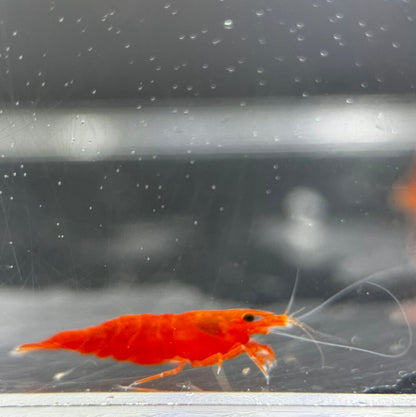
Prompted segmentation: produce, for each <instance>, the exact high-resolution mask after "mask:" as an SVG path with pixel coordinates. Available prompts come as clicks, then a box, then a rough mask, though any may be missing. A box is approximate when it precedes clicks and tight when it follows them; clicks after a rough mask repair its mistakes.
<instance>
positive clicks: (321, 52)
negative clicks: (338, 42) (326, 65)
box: [319, 49, 329, 58]
mask: <svg viewBox="0 0 416 417" xmlns="http://www.w3.org/2000/svg"><path fill="white" fill-rule="evenodd" d="M319 55H321V57H323V58H326V57H327V56H328V55H329V52H328V51H327V50H326V49H322V50H321V51H320V52H319Z"/></svg>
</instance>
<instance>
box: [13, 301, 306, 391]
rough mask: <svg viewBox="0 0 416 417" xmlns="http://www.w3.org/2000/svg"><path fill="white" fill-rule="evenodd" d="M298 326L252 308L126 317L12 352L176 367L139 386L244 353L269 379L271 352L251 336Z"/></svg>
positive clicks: (30, 344) (22, 346) (281, 316)
mask: <svg viewBox="0 0 416 417" xmlns="http://www.w3.org/2000/svg"><path fill="white" fill-rule="evenodd" d="M291 324H295V325H298V323H297V321H296V320H295V319H293V318H292V317H290V316H288V315H287V314H286V313H285V314H280V315H278V314H274V313H272V312H268V311H262V310H254V309H230V310H197V311H188V312H185V313H180V314H137V315H125V316H121V317H118V318H115V319H112V320H108V321H106V322H104V323H101V324H99V325H97V326H92V327H88V328H85V329H76V330H66V331H62V332H59V333H57V334H55V335H53V336H51V337H50V338H47V339H45V340H43V341H41V342H37V343H28V344H24V345H20V346H18V347H17V348H16V349H15V350H14V351H13V353H16V354H20V353H26V352H29V351H32V350H37V349H68V350H74V351H77V352H79V353H82V354H94V355H96V356H98V357H99V358H105V357H112V358H114V359H115V360H118V361H129V362H133V363H136V364H139V365H156V364H162V363H165V362H175V363H177V364H178V366H177V367H176V368H174V369H171V370H168V371H165V372H162V373H160V374H156V375H153V376H150V377H147V378H143V379H141V380H139V381H136V382H135V383H134V384H132V385H138V384H141V383H143V382H148V381H151V380H154V379H158V378H162V377H165V376H167V375H172V374H175V373H178V372H180V371H181V370H182V369H183V367H184V366H185V365H186V364H190V365H191V366H194V367H196V366H210V365H218V367H219V369H220V368H221V364H222V362H223V361H224V360H227V359H232V358H235V357H236V356H239V355H241V354H242V353H247V354H248V356H249V357H250V358H251V360H252V361H253V362H254V363H255V364H256V365H257V366H258V367H259V368H260V370H261V371H262V372H263V374H264V376H265V377H266V379H267V380H268V378H269V370H270V369H271V368H272V367H273V365H274V364H275V362H276V356H275V354H274V352H273V350H272V349H271V348H270V347H269V346H267V345H263V344H260V343H258V342H256V341H255V340H253V339H252V338H251V337H252V336H253V335H255V334H267V333H269V332H270V330H271V329H273V328H275V327H285V326H288V325H291Z"/></svg>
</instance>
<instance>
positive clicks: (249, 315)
mask: <svg viewBox="0 0 416 417" xmlns="http://www.w3.org/2000/svg"><path fill="white" fill-rule="evenodd" d="M243 320H244V321H254V316H253V315H252V314H250V313H247V314H245V315H244V316H243Z"/></svg>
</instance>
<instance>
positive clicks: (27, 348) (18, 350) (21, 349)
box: [11, 343, 43, 355]
mask: <svg viewBox="0 0 416 417" xmlns="http://www.w3.org/2000/svg"><path fill="white" fill-rule="evenodd" d="M37 349H43V346H42V343H27V344H26V345H20V346H17V347H15V348H14V349H13V350H12V351H11V354H12V355H24V354H25V353H27V352H31V351H32V350H37Z"/></svg>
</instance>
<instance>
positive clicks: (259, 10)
mask: <svg viewBox="0 0 416 417" xmlns="http://www.w3.org/2000/svg"><path fill="white" fill-rule="evenodd" d="M256 16H258V17H261V16H264V10H263V9H258V10H256Z"/></svg>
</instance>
